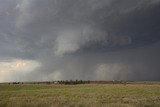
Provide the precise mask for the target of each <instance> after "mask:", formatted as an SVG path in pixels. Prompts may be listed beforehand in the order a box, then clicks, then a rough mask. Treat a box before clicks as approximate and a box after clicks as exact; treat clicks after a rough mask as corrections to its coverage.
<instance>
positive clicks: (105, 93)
mask: <svg viewBox="0 0 160 107" xmlns="http://www.w3.org/2000/svg"><path fill="white" fill-rule="evenodd" d="M106 106H107V107H160V85H159V84H127V85H123V84H84V85H45V84H37V85H35V84H10V85H9V84H0V107H106Z"/></svg>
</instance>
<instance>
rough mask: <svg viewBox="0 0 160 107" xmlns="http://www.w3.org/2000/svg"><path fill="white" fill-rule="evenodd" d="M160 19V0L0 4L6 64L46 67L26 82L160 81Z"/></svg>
mask: <svg viewBox="0 0 160 107" xmlns="http://www.w3.org/2000/svg"><path fill="white" fill-rule="evenodd" d="M159 19H160V1H159V0H154V1H153V0H134V1H131V0H121V1H119V0H101V1H98V0H85V1H83V0H45V1H44V0H14V1H13V0H5V1H4V0H0V50H1V51H0V58H1V59H3V60H4V59H5V60H6V59H8V58H9V59H10V58H11V59H22V60H27V61H28V60H33V61H28V62H29V64H30V63H34V64H35V65H37V63H40V67H39V68H37V69H36V70H33V72H29V73H27V74H25V75H21V76H22V77H21V78H22V79H20V80H54V79H86V80H87V79H92V80H94V79H97V80H99V79H104V80H110V79H132V80H154V79H155V80H157V79H158V78H159V76H157V75H158V74H159V72H158V70H159V69H160V68H159V67H158V66H157V63H159V55H158V53H159V48H160V45H159V40H160V20H159ZM144 56H145V58H144ZM18 61H19V60H18ZM36 62H37V63H36ZM2 65H5V66H6V65H7V64H6V63H5V64H2ZM22 65H23V64H22ZM7 66H8V65H7ZM2 67H4V66H2ZM26 69H28V68H27V67H26ZM35 75H37V78H35ZM144 75H145V76H144ZM8 76H12V75H8ZM154 76H155V78H154ZM15 78H16V76H15ZM11 80H12V79H11ZM13 80H15V79H14V77H13ZM1 81H3V80H1Z"/></svg>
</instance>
